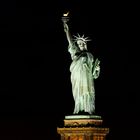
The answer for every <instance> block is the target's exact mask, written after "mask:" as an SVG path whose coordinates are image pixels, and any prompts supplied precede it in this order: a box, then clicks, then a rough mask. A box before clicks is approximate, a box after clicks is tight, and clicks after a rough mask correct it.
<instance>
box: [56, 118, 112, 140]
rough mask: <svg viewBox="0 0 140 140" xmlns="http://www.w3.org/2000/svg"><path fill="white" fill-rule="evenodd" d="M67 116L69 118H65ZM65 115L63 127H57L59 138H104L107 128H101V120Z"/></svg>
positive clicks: (74, 139) (70, 139)
mask: <svg viewBox="0 0 140 140" xmlns="http://www.w3.org/2000/svg"><path fill="white" fill-rule="evenodd" d="M66 118H69V119H66ZM70 118H71V117H65V119H64V127H63V128H59V127H58V128H57V132H58V134H60V136H61V140H105V138H106V135H107V134H108V133H109V128H103V127H102V122H103V120H102V119H101V118H100V119H97V118H96V119H95V118H85V117H84V116H82V117H81V119H77V118H76V119H74V118H73V117H72V119H70Z"/></svg>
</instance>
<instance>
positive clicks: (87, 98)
mask: <svg viewBox="0 0 140 140" xmlns="http://www.w3.org/2000/svg"><path fill="white" fill-rule="evenodd" d="M66 19H67V18H66ZM62 21H63V25H64V31H65V33H66V37H67V40H68V43H69V45H68V52H69V53H70V55H71V59H72V63H71V65H70V72H71V84H72V93H73V98H74V101H75V107H74V112H73V114H78V113H79V112H85V113H88V114H93V113H95V87H94V79H97V78H98V77H99V74H100V65H99V63H100V61H99V60H98V59H96V60H94V57H93V55H92V54H91V53H90V52H89V51H88V49H87V41H90V40H89V39H88V38H87V37H84V35H83V36H80V35H78V36H74V37H73V38H72V36H71V34H70V31H69V27H68V24H67V21H66V20H65V19H63V20H62Z"/></svg>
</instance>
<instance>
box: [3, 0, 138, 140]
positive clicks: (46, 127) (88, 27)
mask: <svg viewBox="0 0 140 140" xmlns="http://www.w3.org/2000/svg"><path fill="white" fill-rule="evenodd" d="M122 9H123V10H124V11H125V12H122V11H123V10H122ZM68 10H69V11H70V21H69V23H68V24H69V26H70V31H71V34H74V35H76V34H77V33H79V34H80V35H83V34H85V36H88V37H89V38H90V39H92V41H91V42H88V49H89V51H91V53H93V55H94V57H95V58H97V57H98V58H99V59H100V61H101V65H100V66H101V73H100V77H99V78H98V79H97V80H96V81H95V90H96V114H97V115H101V116H102V117H103V120H104V125H105V126H106V127H109V128H110V133H109V135H108V136H107V140H118V139H120V140H121V139H129V138H133V139H134V137H135V134H136V133H137V131H138V129H137V126H138V122H139V121H138V118H139V117H140V116H139V112H140V110H139V108H138V103H139V98H138V93H139V92H138V91H137V89H138V83H137V82H136V80H137V79H138V78H137V77H138V76H137V75H138V69H137V66H138V65H137V64H138V62H137V61H138V59H137V55H136V54H138V53H137V52H136V50H135V48H134V46H131V47H130V45H127V43H128V41H130V40H129V39H128V38H127V36H129V34H130V30H131V28H132V25H131V26H130V24H129V22H128V23H127V24H126V22H125V21H124V19H125V18H126V17H127V16H128V15H127V10H125V7H123V6H122V4H121V3H119V2H118V3H117V1H116V2H107V1H105V2H95V1H89V0H86V1H80V0H77V1H75V2H73V1H70V2H66V1H63V0H61V1H57V2H56V1H54V0H52V1H47V3H46V2H44V1H33V2H29V1H23V2H17V1H15V0H13V1H10V0H5V1H4V2H1V1H0V34H1V37H0V69H1V75H0V81H1V84H0V139H1V140H38V139H41V140H48V139H50V140H60V137H59V136H58V135H57V131H56V129H57V127H58V126H60V127H61V126H62V125H63V119H64V117H65V115H71V114H72V112H73V107H74V101H73V97H72V92H71V83H70V72H69V65H70V63H71V58H70V54H69V53H68V52H67V45H68V42H67V40H66V36H65V33H64V30H63V24H62V21H61V17H62V15H63V13H64V12H66V11H68ZM126 26H128V28H127V27H126ZM125 30H126V32H125ZM124 32H125V33H124ZM131 35H132V34H131ZM129 37H130V36H129ZM128 44H129V43H128Z"/></svg>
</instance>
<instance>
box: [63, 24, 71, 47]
mask: <svg viewBox="0 0 140 140" xmlns="http://www.w3.org/2000/svg"><path fill="white" fill-rule="evenodd" d="M64 31H65V33H66V37H67V40H68V43H69V45H70V46H72V37H71V34H70V31H69V27H68V25H67V23H65V22H64Z"/></svg>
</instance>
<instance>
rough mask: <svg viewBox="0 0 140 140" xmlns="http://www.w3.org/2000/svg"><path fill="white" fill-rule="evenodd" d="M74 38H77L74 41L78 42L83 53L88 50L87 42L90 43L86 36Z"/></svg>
mask: <svg viewBox="0 0 140 140" xmlns="http://www.w3.org/2000/svg"><path fill="white" fill-rule="evenodd" d="M74 37H75V39H74V40H75V41H76V43H77V45H78V47H79V49H80V50H81V51H84V50H87V41H90V40H89V39H88V37H84V35H83V36H80V35H79V34H78V36H74Z"/></svg>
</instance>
